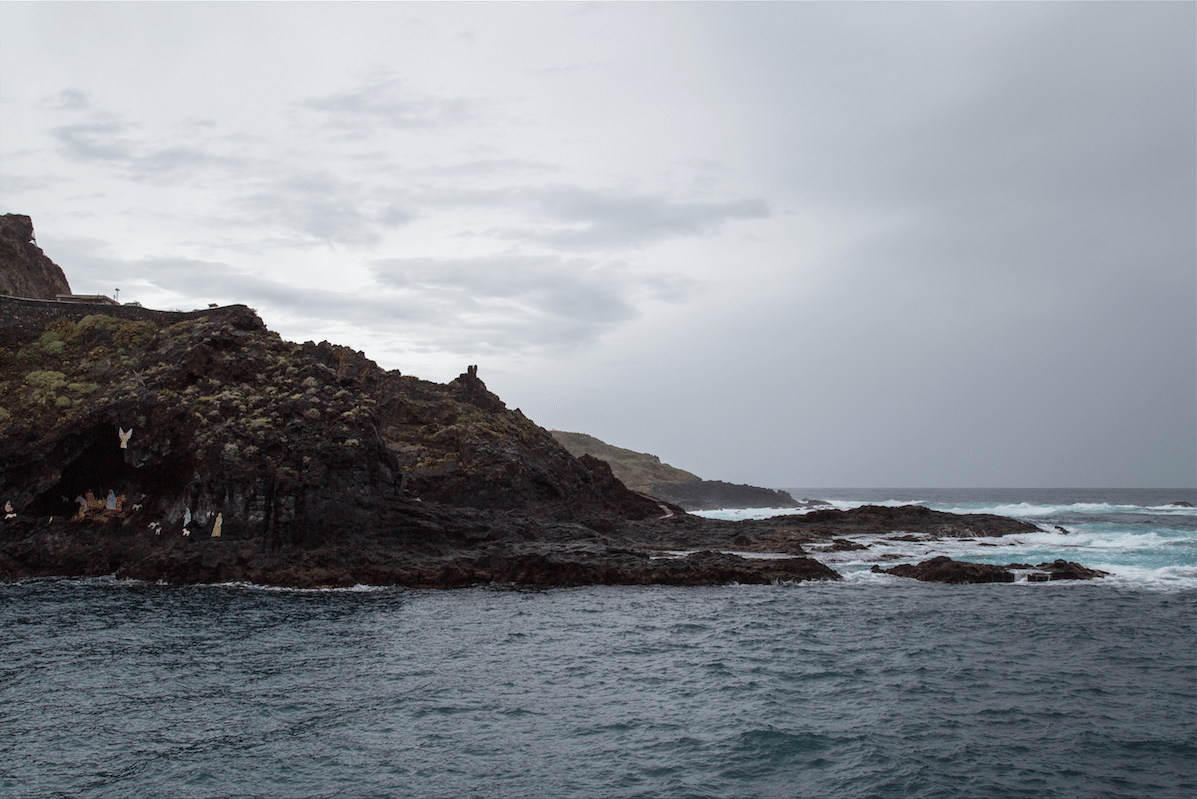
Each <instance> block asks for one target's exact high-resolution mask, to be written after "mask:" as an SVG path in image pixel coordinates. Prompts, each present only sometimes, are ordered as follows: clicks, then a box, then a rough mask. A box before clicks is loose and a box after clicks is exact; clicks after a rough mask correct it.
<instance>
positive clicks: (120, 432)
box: [116, 426, 133, 449]
mask: <svg viewBox="0 0 1197 799" xmlns="http://www.w3.org/2000/svg"><path fill="white" fill-rule="evenodd" d="M116 434H117V436H118V437H119V438H120V440H121V449H128V448H129V439H130V438H132V437H133V428H132V427H130V428H129V429H128V430H126V429H125V428H123V427H120V426H118V427H117V428H116Z"/></svg>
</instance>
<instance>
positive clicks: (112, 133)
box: [53, 114, 136, 161]
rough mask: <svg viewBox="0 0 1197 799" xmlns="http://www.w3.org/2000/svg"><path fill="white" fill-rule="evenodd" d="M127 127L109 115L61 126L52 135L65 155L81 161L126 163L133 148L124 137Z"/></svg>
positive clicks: (131, 154) (134, 145) (134, 146)
mask: <svg viewBox="0 0 1197 799" xmlns="http://www.w3.org/2000/svg"><path fill="white" fill-rule="evenodd" d="M129 129H130V126H128V125H126V124H125V123H123V122H121V121H119V120H117V119H116V118H114V117H112V116H109V115H106V114H105V115H96V116H94V117H92V118H91V119H90V120H88V121H85V122H77V123H74V124H72V125H62V126H61V127H58V128H55V129H54V131H53V135H54V138H56V139H58V142H59V144H61V145H62V147H63V149H64V150H65V152H66V155H67V156H68V157H70V158H73V159H76V160H80V161H129V160H130V159H132V158H133V151H134V149H135V148H136V144H135V143H134V142H133V141H132V140H131V139H129V138H128V137H127V136H126V135H125V134H126V133H127V132H128V131H129Z"/></svg>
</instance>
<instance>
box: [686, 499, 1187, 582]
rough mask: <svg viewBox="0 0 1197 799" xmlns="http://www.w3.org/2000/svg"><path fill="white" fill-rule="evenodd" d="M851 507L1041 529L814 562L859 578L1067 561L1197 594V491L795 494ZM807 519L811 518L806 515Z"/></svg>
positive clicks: (883, 543)
mask: <svg viewBox="0 0 1197 799" xmlns="http://www.w3.org/2000/svg"><path fill="white" fill-rule="evenodd" d="M787 490H788V491H789V492H790V493H791V494H792V495H793V496H794V497H795V498H799V497H808V498H813V499H823V500H826V501H829V502H831V504H832V505H833V506H834V507H837V508H841V509H848V508H854V507H858V506H860V505H865V504H875V505H906V504H920V505H925V506H926V507H929V508H933V509H935V510H943V511H950V512H954V513H996V514H999V515H1003V516H1010V517H1013V518H1016V519H1021V520H1023V521H1027V522H1031V523H1032V524H1035V525H1038V526H1039V528H1040V530H1039V532H1037V533H1032V534H1027V535H1016V536H1006V537H1003V538H999V539H979V540H976V541H956V540H950V539H948V540H943V541H930V540H928V541H922V542H903V541H893V540H888V538H887V537H885V536H879V537H877V538H875V539H863V540H864V542H865V543H868V544H870V549H869V550H868V551H863V552H846V553H820V552H813V553H812V555H813V556H814V557H816V558H818V559H819V560H821V561H824V562H825V563H827V565H829V566H831V567H832V568H834V569H836V570H837V571H840V572H842V573H844V574H845V576H847V577H848V578H849V579H853V580H873V579H881V580H892V579H899V578H891V577H880V576H878V575H873V574H870V573H869V572H868V570H869V568H870V567H871V566H872V565H873V564H874V563H882V564H885V563H893V562H915V561H919V560H926V559H928V558H931V557H935V556H936V555H947V556H949V557H952V558H956V559H958V560H969V561H974V562H977V563H997V564H1005V563H1012V562H1016V563H1032V564H1034V563H1041V562H1043V561H1052V560H1056V559H1058V558H1063V559H1064V560H1069V561H1075V562H1077V563H1081V564H1083V565H1085V566H1088V567H1090V568H1096V569H1101V570H1102V571H1107V572H1110V577H1108V578H1107V580H1109V581H1110V582H1114V583H1118V584H1122V585H1127V586H1139V587H1146V588H1154V589H1158V590H1182V589H1185V590H1187V589H1197V508H1191V507H1190V508H1185V507H1179V506H1176V505H1173V504H1171V503H1175V502H1189V503H1190V504H1193V505H1197V492H1195V491H1193V490H1192V489H835V488H793V489H787ZM793 512H795V511H793V510H788V509H765V508H754V509H749V510H743V509H741V510H727V511H704V512H701V513H699V514H698V515H701V516H709V517H712V518H724V519H744V518H763V517H766V516H772V515H776V514H781V513H793ZM801 512H805V511H801Z"/></svg>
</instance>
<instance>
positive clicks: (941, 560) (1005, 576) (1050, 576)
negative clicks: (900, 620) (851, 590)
mask: <svg viewBox="0 0 1197 799" xmlns="http://www.w3.org/2000/svg"><path fill="white" fill-rule="evenodd" d="M1015 570H1018V571H1022V572H1025V575H1026V578H1027V580H1028V581H1029V582H1047V581H1049V580H1092V579H1093V578H1095V577H1104V576H1106V575H1107V574H1108V572H1103V571H1099V570H1097V569H1089V568H1086V567H1084V566H1082V565H1081V564H1079V563H1072V562H1070V561H1064V560H1057V561H1053V562H1051V563H1040V564H1039V565H1038V566H1030V565H1028V564H1026V563H1008V564H1006V565H1005V566H997V565H994V564H989V563H969V562H967V561H958V560H952V559H951V558H948V557H945V556H942V555H941V556H940V557H937V558H932V559H931V560H925V561H923V562H921V563H919V564H918V565H911V564H908V563H903V564H899V565H897V566H893V567H891V568H888V569H883V568H881V567H880V566H873V568H872V569H871V571H873V572H874V573H877V574H893V575H896V576H898V577H911V578H914V579H915V580H921V581H923V582H934V583H951V584H953V585H960V584H963V583H1012V582H1015V581H1016V580H1017V579H1018V578H1019V575H1018V574H1017V573H1016V572H1015Z"/></svg>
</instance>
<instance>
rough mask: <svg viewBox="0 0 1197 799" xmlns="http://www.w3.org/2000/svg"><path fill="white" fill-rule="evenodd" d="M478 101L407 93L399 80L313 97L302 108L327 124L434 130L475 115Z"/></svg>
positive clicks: (303, 101)
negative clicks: (377, 125) (365, 124)
mask: <svg viewBox="0 0 1197 799" xmlns="http://www.w3.org/2000/svg"><path fill="white" fill-rule="evenodd" d="M476 105H477V103H476V101H473V100H469V99H467V98H463V97H448V98H444V97H431V96H428V95H417V94H414V93H409V92H405V91H404V90H403V88H402V85H401V81H399V80H398V79H392V80H386V81H382V82H379V83H373V84H370V85H367V86H362V87H359V88H356V89H351V90H348V91H343V92H338V93H335V94H330V95H325V96H323V97H309V98H308V99H306V100H302V101H300V103H299V107H300V108H303V109H305V110H308V111H313V112H317V113H318V114H320V115H322V116H323V121H324V124H325V125H327V126H329V127H332V128H339V129H353V128H358V127H359V126H360V125H361V124H362V123H363V122H364V121H366V122H371V123H375V124H379V125H383V126H385V127H389V128H403V129H431V128H437V127H441V126H444V125H450V124H460V123H462V122H465V121H467V120H469V119H471V118H473V117H474V116H475V113H476Z"/></svg>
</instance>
